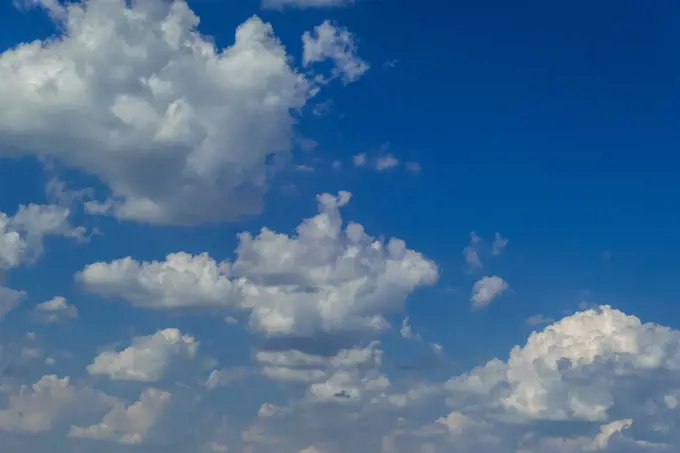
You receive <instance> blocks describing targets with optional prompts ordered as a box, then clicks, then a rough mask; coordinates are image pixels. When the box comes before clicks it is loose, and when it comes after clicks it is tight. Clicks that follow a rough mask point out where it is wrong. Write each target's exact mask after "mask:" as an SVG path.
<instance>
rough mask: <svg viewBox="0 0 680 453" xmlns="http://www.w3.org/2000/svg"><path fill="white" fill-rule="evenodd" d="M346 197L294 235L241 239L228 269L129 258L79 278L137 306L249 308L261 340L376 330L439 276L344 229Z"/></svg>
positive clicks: (326, 205) (422, 261)
mask: <svg viewBox="0 0 680 453" xmlns="http://www.w3.org/2000/svg"><path fill="white" fill-rule="evenodd" d="M349 199H350V194H349V193H348V192H340V193H339V194H338V196H335V197H334V196H331V195H329V194H324V195H320V196H319V197H318V203H319V214H318V215H316V216H315V217H312V218H309V219H306V220H304V221H303V222H302V223H301V224H300V225H298V227H297V229H296V232H297V234H296V235H294V236H288V235H285V234H281V233H275V232H273V231H271V230H269V229H267V228H263V229H262V230H261V231H260V233H259V234H258V235H257V236H252V235H251V234H250V233H241V234H240V235H239V245H238V247H237V249H236V255H237V259H236V260H235V261H234V262H233V263H229V262H221V263H217V262H215V261H214V260H212V259H211V258H209V257H208V256H207V255H206V254H202V255H198V256H191V255H188V254H186V253H178V254H172V255H169V256H168V258H167V259H166V261H165V262H143V263H140V262H137V261H135V260H133V259H132V258H129V257H128V258H125V259H122V260H118V261H113V262H111V263H94V264H91V265H89V266H87V267H86V268H85V269H84V270H83V271H82V272H81V273H79V274H78V276H77V278H78V280H79V281H81V282H82V283H83V285H84V287H85V288H86V289H88V290H90V291H93V292H96V293H99V294H102V295H104V296H108V297H121V298H123V299H125V300H128V301H130V302H132V303H133V304H134V305H136V306H139V307H146V308H179V307H200V306H222V307H232V308H237V309H242V310H247V311H249V312H250V325H251V327H252V328H253V329H255V330H256V331H260V332H263V333H265V334H268V335H296V336H311V335H314V334H316V333H318V332H340V331H349V330H354V331H379V330H382V329H384V328H385V327H386V326H387V325H388V324H387V321H386V319H385V316H387V315H389V314H391V313H398V312H400V311H402V309H403V303H404V300H405V299H406V297H407V296H408V294H410V293H411V292H412V291H414V290H415V289H416V288H418V287H420V286H423V285H430V284H433V283H435V282H436V280H437V278H438V268H437V265H436V264H435V263H434V262H432V261H430V260H428V259H426V258H425V257H423V255H421V254H420V253H418V252H416V251H414V250H410V249H408V248H406V244H405V243H404V242H403V241H401V240H399V239H391V240H389V241H388V242H387V243H386V244H385V243H384V242H383V241H382V240H376V239H375V238H373V237H371V236H369V235H367V234H366V233H365V232H364V228H363V226H361V225H359V224H357V223H349V224H347V225H346V226H345V227H344V229H343V221H342V218H341V216H340V212H339V208H340V207H342V206H344V205H345V204H347V203H348V202H349Z"/></svg>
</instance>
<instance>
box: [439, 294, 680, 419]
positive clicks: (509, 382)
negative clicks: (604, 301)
mask: <svg viewBox="0 0 680 453" xmlns="http://www.w3.org/2000/svg"><path fill="white" fill-rule="evenodd" d="M679 370H680V331H675V330H671V329H669V328H667V327H663V326H659V325H656V324H642V323H641V321H640V320H639V319H638V318H636V317H635V316H630V315H626V314H624V313H622V312H620V311H618V310H615V309H612V308H611V307H609V306H603V307H599V308H597V309H590V310H586V311H583V312H578V313H576V314H574V315H572V316H569V317H567V318H564V319H562V320H560V321H558V322H556V323H555V324H552V325H550V326H548V327H546V328H545V329H544V330H543V331H541V332H534V333H532V334H531V336H530V337H529V339H528V340H527V343H526V344H525V345H524V346H523V347H520V346H516V347H515V348H513V349H512V351H511V352H510V357H509V359H508V360H507V362H503V361H501V360H498V359H494V360H491V361H489V362H488V363H487V364H486V365H484V366H481V367H478V368H475V369H474V370H472V371H471V372H470V373H468V374H465V375H462V376H459V377H456V378H454V379H452V380H450V381H449V382H448V383H447V385H446V387H447V389H448V390H449V391H450V392H451V398H450V402H451V404H453V405H458V404H459V403H461V402H466V403H467V404H472V403H474V404H475V405H480V406H479V407H486V408H487V410H494V411H502V412H506V413H509V414H512V416H513V417H521V418H523V419H526V420H585V421H607V420H608V419H609V417H610V415H611V411H615V412H616V414H619V413H620V412H622V411H623V412H625V410H630V409H632V408H631V407H626V404H627V401H628V394H629V392H630V391H631V390H630V389H627V385H629V383H631V384H632V383H634V384H635V386H636V388H637V389H638V390H637V391H638V392H640V395H638V397H642V396H645V393H646V394H647V395H646V397H649V398H653V397H655V396H654V394H655V392H658V391H661V392H667V391H668V390H669V389H668V385H671V386H673V385H675V386H680V380H676V381H675V382H673V381H672V380H671V381H666V380H665V378H664V377H662V376H665V375H666V374H667V373H670V374H671V375H672V374H673V373H677V372H678V371H679ZM655 378H658V379H659V380H660V382H662V383H663V385H662V386H660V387H659V386H658V385H656V384H655ZM673 388H674V387H671V389H673ZM663 396H664V394H661V395H657V397H658V399H660V400H661V399H662V398H663ZM628 404H630V402H629V401H628Z"/></svg>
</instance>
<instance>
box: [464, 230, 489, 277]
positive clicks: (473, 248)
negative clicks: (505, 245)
mask: <svg viewBox="0 0 680 453" xmlns="http://www.w3.org/2000/svg"><path fill="white" fill-rule="evenodd" d="M481 242H482V239H481V238H480V237H479V236H478V235H477V233H475V232H474V231H473V232H471V233H470V244H469V245H468V246H466V247H465V248H464V249H463V257H464V258H465V262H466V263H467V265H468V267H469V268H470V269H481V268H482V267H484V266H483V265H482V260H481V258H480V257H479V251H478V250H477V249H478V247H479V244H480V243H481Z"/></svg>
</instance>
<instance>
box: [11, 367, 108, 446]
mask: <svg viewBox="0 0 680 453" xmlns="http://www.w3.org/2000/svg"><path fill="white" fill-rule="evenodd" d="M114 401H115V400H114V399H113V398H110V397H107V396H106V395H104V394H102V393H98V392H95V391H93V390H91V389H89V388H79V387H74V386H73V385H71V380H70V378H69V377H63V378H59V377H57V376H56V375H46V376H43V377H42V378H40V380H39V381H38V382H36V383H35V384H33V385H31V386H26V385H22V386H21V388H20V389H19V390H18V391H17V392H15V393H13V394H11V395H10V397H9V403H8V405H7V408H6V409H2V410H0V430H2V431H13V432H25V433H42V432H46V431H49V430H50V429H51V428H52V426H53V424H54V423H55V422H56V421H57V420H60V419H63V418H65V417H68V416H70V415H71V414H72V413H74V412H87V411H91V410H99V409H102V408H105V407H107V406H110V405H111V404H113V403H114Z"/></svg>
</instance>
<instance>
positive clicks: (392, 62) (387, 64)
mask: <svg viewBox="0 0 680 453" xmlns="http://www.w3.org/2000/svg"><path fill="white" fill-rule="evenodd" d="M397 63H399V61H398V60H387V61H386V62H384V63H383V68H386V69H391V68H394V67H396V66H397Z"/></svg>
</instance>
